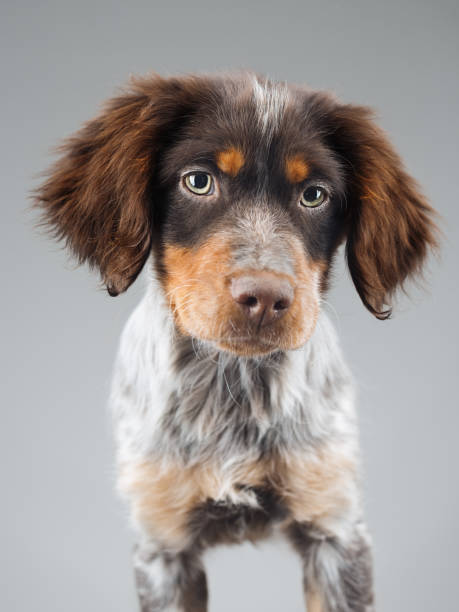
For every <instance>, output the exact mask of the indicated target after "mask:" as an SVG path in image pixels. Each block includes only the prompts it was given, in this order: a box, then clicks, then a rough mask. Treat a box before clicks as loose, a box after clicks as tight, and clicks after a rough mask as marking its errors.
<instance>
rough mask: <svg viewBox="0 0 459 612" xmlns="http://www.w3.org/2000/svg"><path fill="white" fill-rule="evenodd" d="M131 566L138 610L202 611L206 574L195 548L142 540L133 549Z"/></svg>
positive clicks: (167, 611)
mask: <svg viewBox="0 0 459 612" xmlns="http://www.w3.org/2000/svg"><path fill="white" fill-rule="evenodd" d="M134 569H135V578H136V585H137V593H138V596H139V601H140V609H141V612H206V610H207V582H206V575H205V572H204V569H203V566H202V564H201V560H200V558H199V554H198V553H197V552H195V551H194V552H193V551H182V552H170V551H167V550H164V549H163V548H161V547H160V546H157V545H156V544H155V543H154V542H152V541H146V542H142V543H141V544H138V545H137V546H136V548H135V551H134Z"/></svg>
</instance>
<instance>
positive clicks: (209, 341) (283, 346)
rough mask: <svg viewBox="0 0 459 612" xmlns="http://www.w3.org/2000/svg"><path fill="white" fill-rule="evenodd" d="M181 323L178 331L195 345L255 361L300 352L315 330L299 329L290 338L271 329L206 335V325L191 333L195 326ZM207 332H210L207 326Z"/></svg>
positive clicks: (286, 332)
mask: <svg viewBox="0 0 459 612" xmlns="http://www.w3.org/2000/svg"><path fill="white" fill-rule="evenodd" d="M183 323H184V322H183V321H180V324H179V326H178V329H179V330H180V332H181V333H182V334H183V335H185V336H188V337H189V338H191V339H192V340H193V341H196V345H199V344H200V345H201V346H207V347H208V348H213V349H217V350H218V351H224V352H226V353H230V354H231V355H235V356H238V357H246V358H257V357H264V356H268V355H270V354H272V353H276V352H279V351H293V350H297V349H300V348H301V347H302V346H304V345H305V344H306V342H307V341H308V340H309V337H310V336H311V334H312V331H313V328H314V326H311V328H309V327H306V328H302V329H301V331H300V330H297V333H296V334H292V333H291V330H290V332H289V330H288V329H286V328H280V329H279V328H278V329H275V328H271V329H267V330H265V332H263V330H245V333H243V334H241V333H238V334H237V333H234V331H233V330H229V329H226V330H225V332H226V333H221V334H216V335H213V334H207V333H206V332H205V331H204V330H206V326H205V325H200V326H199V329H193V327H194V325H184V324H183ZM208 328H211V326H210V325H209V327H208Z"/></svg>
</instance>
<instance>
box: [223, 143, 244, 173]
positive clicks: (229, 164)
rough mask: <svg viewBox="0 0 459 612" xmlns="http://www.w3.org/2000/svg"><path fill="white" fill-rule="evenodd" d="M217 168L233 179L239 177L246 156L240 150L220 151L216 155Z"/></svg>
mask: <svg viewBox="0 0 459 612" xmlns="http://www.w3.org/2000/svg"><path fill="white" fill-rule="evenodd" d="M216 159H217V166H218V167H219V168H220V170H221V171H222V172H224V173H225V174H229V175H230V176H232V177H235V176H237V174H238V172H239V170H240V169H241V168H242V166H243V165H244V163H245V159H244V155H243V153H242V151H241V150H240V149H236V148H235V147H231V148H230V149H227V150H226V151H219V152H218V153H217V154H216Z"/></svg>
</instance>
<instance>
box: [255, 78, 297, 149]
mask: <svg viewBox="0 0 459 612" xmlns="http://www.w3.org/2000/svg"><path fill="white" fill-rule="evenodd" d="M252 87H253V97H254V100H255V103H256V107H257V113H258V119H259V123H260V126H261V127H262V129H263V132H264V133H265V135H266V136H267V137H268V138H272V136H273V134H274V132H275V131H276V130H277V129H278V128H279V126H280V123H281V121H282V117H283V115H284V111H285V108H286V106H287V104H288V100H289V90H288V88H287V86H286V85H285V84H284V83H275V82H273V81H270V80H269V79H266V80H264V81H263V82H260V81H259V80H258V78H257V77H255V76H254V77H253V85H252Z"/></svg>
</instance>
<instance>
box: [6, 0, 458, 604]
mask: <svg viewBox="0 0 459 612" xmlns="http://www.w3.org/2000/svg"><path fill="white" fill-rule="evenodd" d="M0 11H1V20H0V21H1V32H0V42H1V45H2V55H1V58H2V59H1V62H2V80H1V82H2V94H1V99H0V104H1V107H2V109H1V113H0V117H1V120H2V129H1V163H0V168H1V172H2V200H3V202H2V207H1V215H2V216H1V230H2V232H1V240H0V245H1V249H2V252H1V264H2V265H1V270H2V282H1V286H2V299H1V309H2V315H1V323H2V342H1V348H2V369H1V372H2V389H3V391H2V399H3V401H2V408H1V419H2V423H1V430H0V435H1V442H0V448H1V453H2V456H1V458H0V470H1V483H2V486H1V491H2V501H1V505H0V508H1V512H2V515H3V516H2V519H1V522H0V525H1V528H2V531H4V534H2V542H3V544H2V546H1V547H0V555H1V564H2V566H1V569H0V581H1V583H2V588H1V594H0V609H1V610H4V611H5V612H13V611H21V612H25V611H29V610H34V611H35V610H36V611H40V612H45V611H46V612H53V611H56V612H62V610H65V611H66V612H81V611H82V610H84V611H87V612H92V611H94V612H95V611H97V612H108V611H115V610H116V611H118V610H125V611H128V610H132V611H134V610H135V609H136V598H135V593H134V588H133V578H132V573H131V567H130V546H131V534H130V532H129V529H128V527H127V521H126V516H125V515H126V510H125V508H124V507H123V506H122V504H121V503H120V502H119V501H118V499H117V497H116V495H115V494H114V493H113V481H114V473H113V467H112V452H113V449H112V446H111V436H110V426H109V419H108V415H107V410H106V397H107V389H108V384H109V379H110V372H111V367H112V362H113V357H114V355H115V351H116V347H117V342H118V336H119V333H120V330H121V328H122V325H123V322H124V321H125V319H126V318H127V316H128V314H129V312H130V311H131V309H132V308H133V306H134V305H135V304H136V302H137V301H138V299H139V296H140V294H141V291H142V286H141V285H142V283H141V282H140V283H137V284H136V285H135V286H134V287H133V288H131V290H130V291H129V292H128V293H127V294H125V295H123V296H120V297H119V298H117V299H112V298H110V297H108V296H107V294H106V293H104V292H103V291H101V290H100V288H98V284H97V279H96V276H95V275H91V274H90V273H89V272H88V271H87V270H86V269H85V268H80V269H75V265H74V264H73V263H72V262H69V261H68V259H67V257H66V255H65V254H64V253H63V252H62V251H61V250H60V248H59V247H58V246H56V245H55V244H52V243H51V242H50V241H49V240H47V239H46V238H45V237H43V236H41V235H40V234H38V233H37V232H36V231H35V230H34V228H33V215H31V214H30V213H28V212H27V211H26V208H27V206H28V201H27V194H28V192H29V191H30V189H31V188H32V187H33V186H34V185H36V184H37V179H36V175H37V174H38V173H39V172H40V171H41V170H43V169H44V168H45V167H46V166H47V165H48V164H49V162H50V160H51V157H50V155H49V151H50V148H51V146H52V145H54V144H55V143H56V141H57V140H58V139H60V138H61V137H63V136H65V135H68V134H69V133H71V132H72V131H73V130H75V129H77V128H78V127H79V125H80V123H81V122H82V121H84V120H86V119H88V118H89V117H91V116H92V115H93V114H94V113H95V111H96V110H97V108H98V105H99V103H100V102H101V101H102V100H103V99H104V98H106V97H107V96H109V95H110V94H111V93H112V92H113V90H114V88H115V87H116V86H118V85H120V84H122V83H123V81H125V79H126V78H127V77H128V75H129V74H130V73H142V72H146V71H148V70H152V69H154V70H156V71H158V72H161V73H163V74H173V73H176V72H187V71H202V70H213V69H220V68H231V67H251V68H254V69H256V70H259V71H262V72H265V73H268V74H269V75H270V76H273V77H277V78H280V79H286V80H294V81H301V82H304V81H305V82H308V83H309V84H310V85H312V86H314V87H318V88H327V89H333V90H335V91H336V92H337V93H338V94H339V95H340V96H341V97H342V98H343V99H344V100H347V101H355V102H360V103H365V104H370V105H372V106H375V107H376V108H377V109H378V112H379V116H380V122H381V124H382V125H383V127H384V128H385V129H386V130H387V131H388V132H389V133H390V135H391V137H392V139H393V141H394V143H395V145H396V146H397V148H398V149H399V151H400V152H401V154H402V156H403V157H404V158H405V160H406V163H407V166H408V168H409V170H410V171H411V172H412V173H413V174H414V175H415V176H416V177H417V178H418V179H419V180H420V181H421V183H422V185H423V187H424V189H425V191H426V192H427V194H428V196H429V197H430V198H431V200H432V201H433V203H434V205H435V206H436V207H437V208H438V210H439V211H440V213H441V214H442V216H443V228H444V230H445V238H444V241H443V249H442V259H441V261H436V260H433V261H432V263H431V266H430V273H429V274H428V288H427V291H419V290H416V291H415V292H414V294H412V298H411V300H407V299H404V300H402V301H401V302H400V304H399V307H398V310H397V312H396V315H395V317H394V319H393V320H391V321H388V322H379V321H376V320H375V319H374V318H372V317H371V315H370V314H369V313H368V312H366V311H365V309H364V308H363V307H362V306H361V304H360V302H359V300H358V298H357V295H356V292H355V291H354V290H353V287H352V286H351V282H350V280H349V278H348V275H347V272H346V270H345V269H344V266H343V265H342V264H341V263H340V265H338V266H337V269H336V274H335V276H336V282H335V287H334V289H333V291H332V292H331V295H330V298H329V301H330V302H331V304H332V305H333V307H334V311H333V314H332V316H333V318H334V320H335V323H336V325H337V326H338V328H339V333H340V336H341V339H342V343H343V345H344V349H345V352H346V354H347V356H348V359H349V361H350V363H351V366H352V368H353V371H354V374H355V377H356V378H357V380H358V382H359V389H360V394H359V412H360V421H361V429H362V445H363V454H364V460H365V466H366V477H365V483H366V485H365V489H366V492H365V495H366V507H367V516H368V521H369V524H370V528H371V531H372V533H373V536H374V549H375V562H376V590H377V598H378V609H379V610H380V611H381V610H385V611H389V610H390V611H391V612H397V611H400V612H401V611H403V612H409V611H416V612H421V611H429V612H430V611H431V610H442V612H447V611H455V610H457V609H458V603H457V599H458V597H459V579H458V577H457V573H458V569H459V568H458V561H457V545H458V544H459V536H458V515H459V508H458V498H459V495H458V484H457V467H458V458H459V449H458V445H457V431H458V427H459V416H458V402H457V391H456V388H457V379H456V375H457V362H458V359H457V358H458V351H457V340H458V323H457V319H458V315H457V304H458V299H459V295H458V275H457V267H458V241H459V236H458V231H457V221H458V203H457V176H458V172H459V170H458V169H459V158H458V150H457V149H458V144H457V143H458V141H459V133H458V132H459V130H458V127H459V123H458V116H459V113H458V108H459V107H458V103H459V87H458V78H457V75H458V39H459V36H458V33H459V32H458V24H459V12H458V4H457V1H456V0H451V1H450V0H436V1H434V0H430V1H429V2H425V1H424V2H421V1H419V0H418V1H414V0H412V1H406V0H405V1H403V0H402V1H400V0H398V1H393V0H390V1H388V0H385V1H384V2H382V1H378V2H372V1H365V0H361V1H359V2H357V1H352V0H346V1H344V0H342V1H332V0H322V1H320V2H319V1H313V2H309V1H307V0H303V1H302V2H300V1H297V2H295V1H292V0H278V1H277V2H274V1H273V0H265V1H262V0H258V1H253V2H250V3H249V2H247V0H246V1H245V2H240V1H239V0H232V2H230V3H222V4H221V5H218V4H217V3H216V2H215V1H214V2H211V1H202V0H197V1H194V2H189V1H186V0H181V1H180V2H177V1H175V0H169V1H168V2H165V3H164V4H163V3H155V2H153V1H151V0H150V1H144V2H108V1H105V2H96V1H94V0H79V1H74V2H66V1H64V2H62V1H58V0H56V1H55V2H52V1H50V0H43V1H42V2H33V1H29V2H20V1H17V0H16V1H14V2H13V1H9V0H3V1H2V4H1V9H0ZM207 566H208V571H209V578H210V589H211V599H210V610H211V612H230V611H234V610H241V611H243V612H244V611H253V610H266V611H267V612H268V611H271V612H277V611H278V610H288V611H289V612H290V611H292V612H295V611H298V612H299V611H300V610H301V609H302V594H301V585H300V566H299V561H298V560H297V558H296V556H295V555H294V554H293V553H291V552H290V551H289V549H288V548H287V546H286V545H285V544H283V543H282V542H274V543H269V544H263V545H261V546H260V547H259V548H256V549H255V548H253V547H251V546H249V545H247V546H243V547H240V548H238V547H236V548H231V549H217V550H215V551H213V552H212V553H210V554H209V555H208V557H207Z"/></svg>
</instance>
